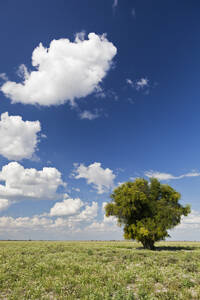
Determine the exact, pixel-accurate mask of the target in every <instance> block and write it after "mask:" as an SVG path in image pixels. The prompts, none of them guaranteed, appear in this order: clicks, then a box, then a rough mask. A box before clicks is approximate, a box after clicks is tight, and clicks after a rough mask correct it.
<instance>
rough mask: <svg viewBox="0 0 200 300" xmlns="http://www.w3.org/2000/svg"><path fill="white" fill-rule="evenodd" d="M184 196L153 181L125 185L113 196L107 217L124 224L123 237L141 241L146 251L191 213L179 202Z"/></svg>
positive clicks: (116, 190)
mask: <svg viewBox="0 0 200 300" xmlns="http://www.w3.org/2000/svg"><path fill="white" fill-rule="evenodd" d="M180 197H181V195H180V194H179V193H178V192H176V191H175V190H174V189H173V188H172V187H170V186H169V185H166V184H161V183H160V182H159V181H158V180H157V179H155V178H152V179H151V180H150V183H149V182H148V181H147V180H145V179H142V178H137V179H136V180H135V181H134V182H126V183H124V184H122V185H121V186H119V187H118V188H116V189H115V190H114V191H113V193H112V194H111V199H112V201H111V203H108V204H107V205H106V207H105V210H106V216H107V217H108V216H116V217H117V218H118V223H119V225H124V237H125V238H126V239H134V240H137V241H139V242H141V243H142V244H143V246H144V248H146V249H154V243H155V242H156V241H160V240H163V239H165V237H167V236H169V235H168V232H167V230H169V229H172V228H173V227H174V226H176V225H177V224H179V223H180V221H181V216H187V215H188V214H189V213H190V207H189V206H188V205H187V206H185V207H184V206H182V205H181V204H180V203H179V202H178V201H179V199H180Z"/></svg>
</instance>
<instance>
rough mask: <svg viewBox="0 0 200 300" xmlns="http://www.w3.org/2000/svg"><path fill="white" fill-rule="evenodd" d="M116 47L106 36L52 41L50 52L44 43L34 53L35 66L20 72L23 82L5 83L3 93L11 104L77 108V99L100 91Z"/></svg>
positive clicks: (81, 36)
mask: <svg viewBox="0 0 200 300" xmlns="http://www.w3.org/2000/svg"><path fill="white" fill-rule="evenodd" d="M116 53H117V49H116V47H115V46H114V45H113V44H112V43H111V42H109V41H108V40H107V38H106V36H105V35H101V36H100V35H97V34H95V33H90V34H89V35H88V40H87V39H84V34H83V33H79V34H77V35H76V38H75V41H74V42H71V41H70V40H69V39H64V38H63V39H59V40H53V41H51V43H50V46H49V48H45V47H44V46H43V45H42V43H40V44H39V46H38V47H36V48H35V49H34V51H33V53H32V66H33V67H34V68H35V69H34V70H32V71H29V70H28V69H27V68H26V66H24V65H21V66H20V68H19V75H20V77H22V76H23V79H22V82H20V83H16V82H13V81H7V82H5V83H4V84H3V85H2V87H1V91H2V92H3V93H4V94H5V96H6V97H8V98H10V99H11V100H12V103H17V102H20V103H24V104H33V105H35V104H39V105H45V106H50V105H59V104H63V103H65V102H66V101H69V102H70V103H71V104H74V100H75V99H76V98H81V97H85V96H87V95H89V94H91V93H92V92H94V91H95V90H98V89H99V84H100V83H101V81H102V79H103V78H104V77H105V76H106V74H107V72H108V70H109V69H110V66H111V64H112V59H113V57H114V56H115V55H116Z"/></svg>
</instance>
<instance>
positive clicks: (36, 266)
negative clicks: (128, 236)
mask: <svg viewBox="0 0 200 300" xmlns="http://www.w3.org/2000/svg"><path fill="white" fill-rule="evenodd" d="M156 246H157V250H156V251H148V250H143V249H141V248H140V245H139V244H137V243H133V242H35V241H31V242H28V241H27V242H4V241H2V242H0V299H4V300H5V299H17V300H21V299H52V300H53V299H91V300H92V299H93V300H94V299H95V300H96V299H105V300H106V299H119V300H121V299H122V300H123V299H127V300H130V299H184V300H187V299H188V300H191V299H200V243H189V242H187V243H186V242H185V243H183V242H179V243H178V242H174V243H172V242H170V243H166V242H163V243H158V244H157V245H156Z"/></svg>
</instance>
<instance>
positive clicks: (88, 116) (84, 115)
mask: <svg viewBox="0 0 200 300" xmlns="http://www.w3.org/2000/svg"><path fill="white" fill-rule="evenodd" d="M79 116H80V118H81V120H84V119H87V120H94V119H97V118H99V117H100V115H99V113H98V112H97V111H96V112H95V113H93V112H91V111H89V110H84V111H83V112H81V113H80V114H79Z"/></svg>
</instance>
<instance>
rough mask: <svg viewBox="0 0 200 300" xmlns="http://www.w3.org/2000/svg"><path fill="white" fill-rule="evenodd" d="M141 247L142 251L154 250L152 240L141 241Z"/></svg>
mask: <svg viewBox="0 0 200 300" xmlns="http://www.w3.org/2000/svg"><path fill="white" fill-rule="evenodd" d="M142 245H143V247H144V249H148V250H155V246H154V241H152V240H144V241H142Z"/></svg>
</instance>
